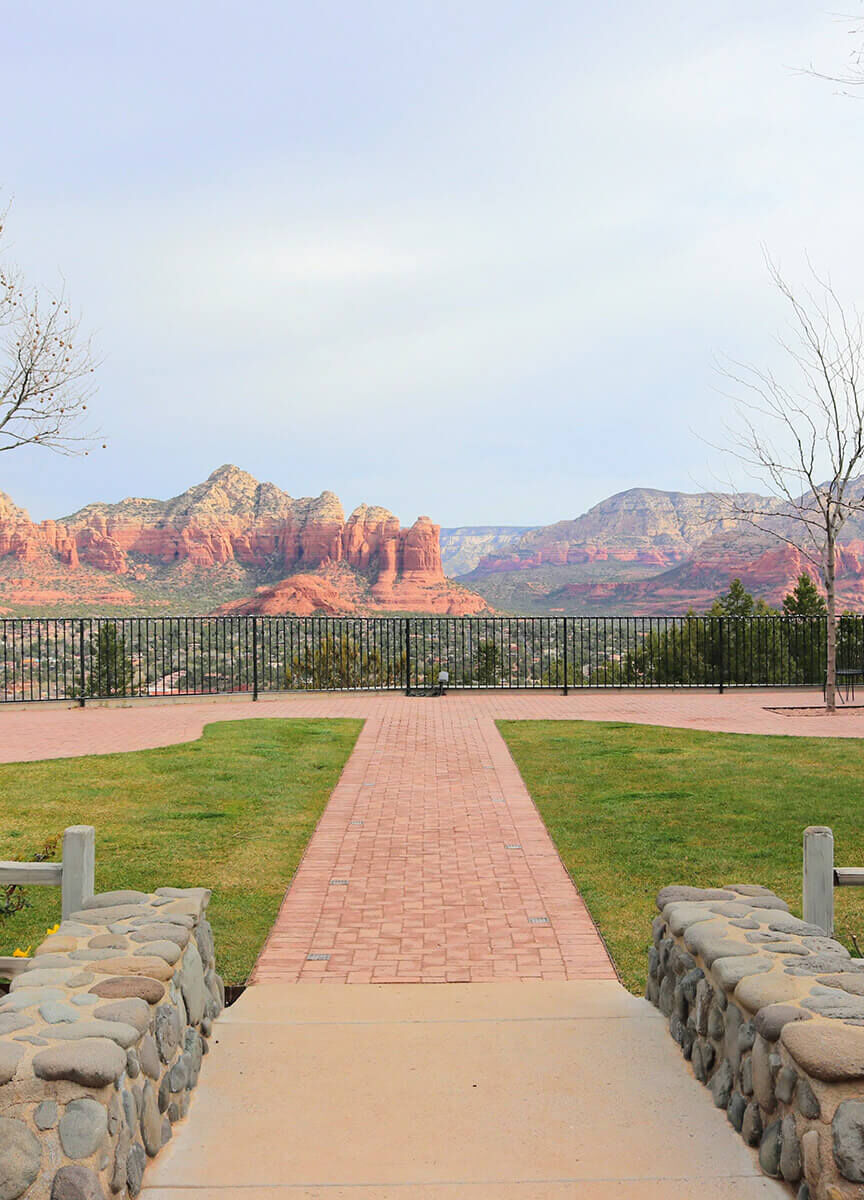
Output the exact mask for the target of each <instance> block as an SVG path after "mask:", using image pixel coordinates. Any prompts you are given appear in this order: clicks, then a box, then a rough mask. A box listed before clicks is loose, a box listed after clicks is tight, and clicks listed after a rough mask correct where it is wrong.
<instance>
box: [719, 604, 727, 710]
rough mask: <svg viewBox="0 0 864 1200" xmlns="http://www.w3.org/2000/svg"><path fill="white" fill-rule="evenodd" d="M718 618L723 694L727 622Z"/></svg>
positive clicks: (721, 692) (721, 690)
mask: <svg viewBox="0 0 864 1200" xmlns="http://www.w3.org/2000/svg"><path fill="white" fill-rule="evenodd" d="M717 620H718V621H719V622H720V695H721V696H722V695H723V681H724V679H725V677H726V641H725V638H724V637H723V631H724V628H725V625H726V622H725V621H724V620H723V618H722V617H718V618H717Z"/></svg>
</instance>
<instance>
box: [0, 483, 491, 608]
mask: <svg viewBox="0 0 864 1200" xmlns="http://www.w3.org/2000/svg"><path fill="white" fill-rule="evenodd" d="M439 532H440V531H439V527H438V526H437V525H434V524H433V523H432V521H430V519H429V518H428V517H420V518H419V519H418V520H417V521H416V522H415V524H414V525H412V526H411V527H410V528H408V529H402V528H401V527H400V524H399V521H398V520H397V518H396V517H394V516H393V514H392V513H390V512H388V511H387V510H386V509H384V508H378V507H373V506H368V505H361V506H360V507H359V508H358V509H356V510H355V511H354V512H353V513H352V514H351V515H350V516H349V517H348V519H347V520H346V519H345V514H344V512H343V510H342V505H341V504H340V502H339V500H338V498H337V497H336V496H335V495H334V494H333V492H322V494H321V495H320V496H318V497H317V498H314V499H313V498H304V499H300V500H295V499H292V497H291V496H289V495H287V493H285V492H283V491H281V490H280V489H279V488H277V487H276V486H275V485H274V484H272V483H259V482H258V481H257V480H256V479H254V478H253V477H252V476H251V475H249V474H247V473H246V472H245V471H241V470H239V469H238V468H237V467H234V466H230V465H229V466H224V467H220V468H219V469H218V470H217V471H214V472H213V474H212V475H211V476H210V477H209V478H208V479H207V480H205V482H204V483H201V484H198V485H197V486H195V487H192V488H190V489H189V490H188V491H186V492H183V493H182V494H181V495H179V496H175V497H174V498H173V499H171V500H167V501H161V500H150V499H138V498H130V499H126V500H122V501H120V503H118V504H90V505H87V507H85V508H82V509H81V510H79V511H78V512H76V513H73V514H71V516H68V517H64V518H62V519H60V520H58V521H42V522H40V523H39V524H35V523H34V522H32V521H31V520H30V518H29V517H28V515H27V513H26V512H24V510H23V509H20V508H17V507H16V506H15V505H14V504H13V503H12V501H11V500H10V499H9V497H8V496H5V495H4V494H2V493H0V605H3V606H4V608H6V609H7V611H10V610H16V611H17V610H21V609H23V608H26V609H31V610H32V609H44V610H46V611H48V610H50V609H56V608H57V607H58V606H59V607H63V608H68V607H70V606H72V607H75V608H76V610H77V609H80V608H81V607H82V606H84V607H86V608H93V607H94V606H96V607H99V606H102V607H105V606H108V607H118V606H119V607H125V606H128V607H130V608H132V607H139V608H140V607H142V605H143V606H144V608H149V609H153V608H158V609H160V610H161V611H169V610H173V611H179V610H181V609H183V610H185V611H192V609H194V610H195V611H202V610H206V609H207V608H212V607H213V605H214V604H218V603H219V602H220V601H223V602H224V601H231V600H232V599H234V598H236V597H238V596H243V595H244V594H246V595H248V594H249V593H250V592H253V591H254V589H256V588H263V589H265V590H266V591H268V592H271V591H274V589H275V590H276V591H278V595H279V600H278V602H277V601H275V600H273V598H272V597H269V596H268V597H267V598H266V603H267V604H268V605H269V607H268V608H267V609H266V611H271V612H275V611H279V612H286V613H292V612H298V613H300V612H302V613H306V612H310V611H311V612H318V611H325V612H330V611H352V612H365V611H382V610H400V611H406V612H415V611H416V612H443V613H463V612H478V611H488V605H487V604H486V602H485V601H483V600H482V599H481V598H480V597H479V596H477V595H475V594H473V593H471V592H470V591H469V590H468V589H467V588H465V587H461V586H459V585H458V584H454V583H452V582H451V581H449V580H447V579H446V578H445V576H444V572H443V570H442V567H441V551H440V543H439ZM340 565H341V566H343V567H345V568H347V572H348V573H347V574H346V573H345V571H344V570H343V571H342V572H341V573H340V572H337V573H336V575H333V573H332V570H331V569H332V568H333V567H338V566H340ZM328 571H330V575H331V577H330V578H329V579H325V576H326V575H327V572H328ZM322 573H323V574H322ZM298 574H299V576H300V577H301V578H302V582H298V581H297V577H298ZM319 576H320V578H319ZM292 577H293V579H294V583H293V587H292ZM349 580H351V581H352V586H351V587H350V589H348V590H350V592H351V595H350V596H348V595H347V594H346V595H344V596H343V595H342V594H341V592H340V587H341V589H342V590H343V591H344V590H345V589H346V588H347V587H348V582H349ZM313 584H314V586H313ZM264 603H265V597H264V595H263V593H262V594H261V596H260V597H259V595H258V593H257V592H255V594H254V595H253V596H252V598H251V599H249V600H246V601H243V600H240V601H237V607H238V608H240V609H242V611H249V612H254V611H265V609H264V608H263V607H261V606H262V605H263V604H264ZM190 605H191V608H190ZM279 605H282V607H279Z"/></svg>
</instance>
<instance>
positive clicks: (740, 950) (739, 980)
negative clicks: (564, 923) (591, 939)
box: [646, 884, 864, 1200]
mask: <svg viewBox="0 0 864 1200" xmlns="http://www.w3.org/2000/svg"><path fill="white" fill-rule="evenodd" d="M657 907H658V909H659V910H660V916H658V917H655V919H654V926H653V934H654V944H653V946H652V948H651V951H650V955H649V963H648V984H647V988H646V995H647V997H648V999H649V1000H650V1001H652V1003H653V1004H655V1005H657V1007H658V1008H659V1009H660V1011H661V1012H662V1013H663V1014H664V1015H665V1016H666V1017H667V1018H668V1020H669V1032H670V1033H671V1035H672V1037H673V1038H674V1039H675V1041H676V1042H677V1043H678V1045H679V1046H680V1047H681V1051H682V1053H683V1055H684V1058H685V1059H687V1060H688V1061H689V1062H690V1064H691V1066H692V1069H693V1073H694V1074H695V1076H696V1078H697V1079H699V1080H700V1081H701V1082H702V1083H704V1084H705V1085H706V1086H707V1087H708V1088H710V1090H711V1094H712V1096H713V1098H714V1103H715V1104H716V1105H717V1107H718V1108H722V1109H725V1111H726V1116H727V1117H728V1119H729V1122H730V1123H731V1124H732V1126H733V1127H734V1128H735V1129H736V1130H737V1131H738V1132H739V1133H740V1134H741V1136H742V1137H743V1138H744V1140H745V1141H746V1142H747V1144H748V1145H750V1146H752V1147H753V1148H754V1149H755V1150H756V1151H757V1152H758V1155H759V1163H760V1166H761V1167H762V1170H763V1171H764V1172H765V1174H766V1175H771V1176H773V1177H774V1178H775V1179H782V1180H785V1181H786V1182H787V1183H788V1184H789V1185H790V1189H791V1193H792V1195H794V1196H797V1200H853V1197H855V1198H856V1200H861V1198H862V1197H864V959H859V958H850V956H849V953H848V951H847V950H846V949H845V948H844V947H843V946H841V945H840V943H839V942H836V941H834V939H833V938H830V937H827V936H826V935H825V933H824V932H823V930H821V929H819V928H818V927H817V926H815V925H808V924H806V923H805V922H804V921H801V920H799V919H798V918H797V917H795V916H793V915H792V914H791V913H790V912H789V909H788V907H787V905H786V904H785V903H784V902H783V901H782V900H781V899H780V898H779V897H778V896H775V895H774V893H773V892H770V891H768V889H767V888H762V887H756V886H753V885H747V884H730V885H729V886H728V887H727V886H724V887H722V888H693V887H678V886H676V887H667V888H664V889H663V891H661V892H660V893H659V895H658V896H657Z"/></svg>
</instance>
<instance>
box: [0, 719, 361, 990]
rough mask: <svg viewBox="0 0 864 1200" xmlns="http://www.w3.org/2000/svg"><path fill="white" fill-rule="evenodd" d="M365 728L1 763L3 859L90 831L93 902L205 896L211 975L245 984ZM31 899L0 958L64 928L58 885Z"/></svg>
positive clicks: (218, 731)
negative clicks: (211, 934)
mask: <svg viewBox="0 0 864 1200" xmlns="http://www.w3.org/2000/svg"><path fill="white" fill-rule="evenodd" d="M361 725H362V721H342V720H340V721H302V720H290V721H280V720H254V721H227V722H218V723H214V724H212V725H208V726H207V727H206V729H205V730H204V733H203V735H202V737H201V738H200V740H199V741H197V742H189V743H186V744H184V745H180V746H170V747H167V748H165V749H161V750H142V751H137V752H135V753H132V754H105V755H99V756H96V755H93V756H89V757H86V758H67V759H51V760H46V761H44V762H36V763H15V764H10V765H0V859H17V860H19V861H27V860H29V859H30V858H32V856H33V855H34V854H35V853H36V852H37V851H38V850H39V849H40V847H41V846H42V844H43V843H44V842H45V840H46V839H47V838H50V837H54V836H56V835H58V834H61V833H62V831H63V829H64V828H65V827H66V826H67V825H78V824H82V825H94V826H95V827H96V888H97V890H98V891H108V890H113V889H114V888H138V889H141V890H142V891H150V890H152V889H154V888H156V887H160V886H163V885H168V886H173V887H193V886H204V887H209V888H212V889H213V898H212V900H211V902H210V910H209V913H210V920H211V921H212V923H213V928H214V931H215V934H216V954H217V962H218V968H219V971H220V972H221V974H222V976H223V978H224V979H225V981H226V982H227V983H242V982H243V981H244V980H245V978H246V976H247V974H248V973H249V971H250V970H251V968H252V965H253V963H254V962H255V958H256V956H257V954H258V951H259V950H260V948H261V945H262V943H263V941H264V938H265V937H266V934H267V931H268V930H269V928H270V926H271V924H272V923H273V920H274V918H275V916H276V913H277V911H278V908H279V904H280V902H281V900H282V896H283V893H284V891H285V889H286V887H287V886H288V884H289V883H290V881H291V878H292V876H293V874H294V872H295V870H296V868H297V864H298V863H299V861H300V858H301V855H302V854H303V851H304V849H305V847H306V843H307V841H308V840H309V836H310V834H311V833H312V831H313V829H314V828H315V825H316V822H317V821H318V818H319V816H320V815H321V812H322V810H323V808H324V805H325V804H326V802H327V799H328V797H329V795H330V793H331V791H332V790H333V787H334V786H335V784H336V781H337V780H338V778H339V774H340V772H341V770H342V767H343V766H344V764H345V762H346V760H347V758H348V756H349V755H350V753H351V751H352V749H353V747H354V743H355V741H356V739H357V735H358V733H359V732H360V727H361ZM58 857H59V854H58ZM27 896H28V899H29V900H30V902H31V903H30V906H29V907H28V908H26V909H25V910H24V911H23V912H21V913H17V914H15V915H14V916H11V917H9V918H8V919H7V920H5V921H0V954H11V953H12V951H13V950H14V949H15V947H16V946H21V947H22V948H26V947H27V946H28V945H31V944H32V945H33V946H34V947H35V945H36V944H38V942H39V941H40V940H41V938H42V937H43V935H44V931H45V929H46V927H47V926H48V925H50V924H53V923H54V922H55V921H59V919H60V889H59V888H39V887H32V888H28V889H27Z"/></svg>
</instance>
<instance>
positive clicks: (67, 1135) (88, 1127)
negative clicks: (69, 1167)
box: [57, 1097, 108, 1158]
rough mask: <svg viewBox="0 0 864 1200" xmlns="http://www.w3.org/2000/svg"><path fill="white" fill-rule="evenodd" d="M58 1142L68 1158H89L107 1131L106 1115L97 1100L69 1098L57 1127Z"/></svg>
mask: <svg viewBox="0 0 864 1200" xmlns="http://www.w3.org/2000/svg"><path fill="white" fill-rule="evenodd" d="M57 1131H58V1133H59V1135H60V1144H61V1146H62V1147H63V1150H64V1151H65V1153H66V1155H67V1156H68V1157H69V1158H89V1157H90V1155H91V1154H95V1153H96V1151H97V1150H98V1149H99V1147H100V1146H101V1145H102V1140H103V1138H104V1137H105V1135H106V1133H107V1132H108V1116H107V1113H106V1112H105V1108H104V1106H103V1105H102V1104H100V1103H99V1102H98V1100H92V1099H90V1097H85V1098H84V1099H81V1100H71V1101H70V1102H69V1104H67V1105H66V1111H65V1112H64V1114H63V1116H62V1117H61V1118H60V1124H59V1126H58V1129H57Z"/></svg>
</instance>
